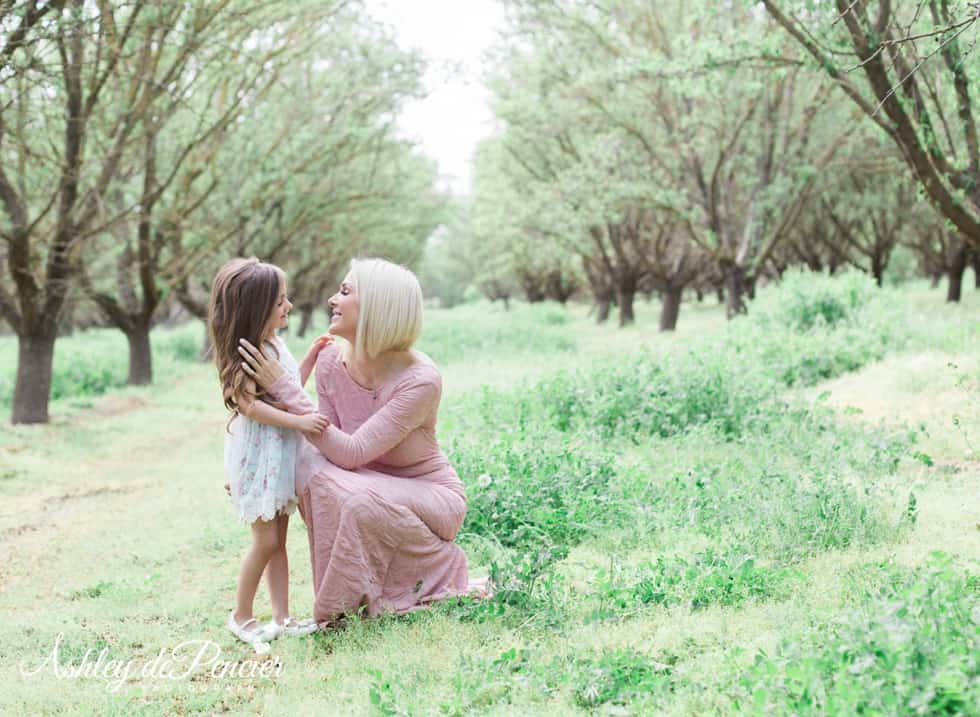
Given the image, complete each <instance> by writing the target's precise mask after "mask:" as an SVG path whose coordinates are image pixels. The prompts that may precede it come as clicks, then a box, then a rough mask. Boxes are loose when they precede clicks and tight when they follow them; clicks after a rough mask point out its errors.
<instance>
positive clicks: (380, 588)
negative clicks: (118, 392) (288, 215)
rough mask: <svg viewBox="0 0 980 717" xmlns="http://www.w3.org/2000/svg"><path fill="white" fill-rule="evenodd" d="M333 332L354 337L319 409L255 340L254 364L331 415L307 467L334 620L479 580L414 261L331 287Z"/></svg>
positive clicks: (330, 371) (321, 362) (329, 615)
mask: <svg viewBox="0 0 980 717" xmlns="http://www.w3.org/2000/svg"><path fill="white" fill-rule="evenodd" d="M328 306H329V307H330V310H331V317H330V329H329V330H330V333H331V334H333V335H334V336H339V337H341V338H343V339H346V342H347V343H346V345H345V346H344V347H342V348H341V347H337V346H327V347H326V348H324V349H323V350H322V351H321V352H320V355H319V356H318V358H317V365H316V374H317V381H316V385H317V395H318V398H319V408H316V407H314V406H313V405H312V402H311V401H310V399H309V398H308V397H307V396H306V394H305V393H304V391H303V389H302V388H301V387H300V386H299V385H298V384H297V383H296V382H295V381H294V380H292V379H291V378H290V377H289V376H288V375H286V374H284V373H283V371H282V369H281V367H280V366H279V364H278V363H276V362H275V361H272V360H270V359H268V358H266V357H265V356H263V355H262V354H261V353H260V352H259V351H257V350H256V348H255V347H254V346H253V345H251V344H249V343H247V342H243V345H242V349H241V353H242V356H243V358H245V361H246V362H245V363H244V364H243V367H244V368H245V370H246V372H247V373H249V375H250V376H252V377H253V378H254V379H255V381H256V383H257V384H258V385H260V386H263V387H265V389H266V392H267V393H268V394H269V395H270V397H271V398H272V399H274V400H276V401H279V402H280V403H281V404H282V405H283V406H285V408H286V409H287V410H288V411H290V412H292V413H298V414H304V413H309V412H311V411H314V410H316V411H318V412H319V413H321V414H323V415H325V416H326V417H327V418H328V419H329V425H328V426H327V428H326V429H324V431H323V432H322V433H321V434H319V435H314V434H307V436H306V437H307V444H306V445H305V446H304V447H303V448H302V449H301V451H300V457H299V459H298V465H297V471H296V482H297V486H296V492H297V495H298V496H299V500H300V513H301V515H302V516H303V520H304V521H305V522H306V525H307V529H308V534H309V539H310V554H311V559H312V563H313V590H314V594H315V601H314V608H313V615H314V619H315V620H316V621H317V622H318V623H320V624H324V623H329V622H331V621H332V620H333V619H335V618H336V617H338V616H339V615H341V614H342V613H346V612H353V611H356V610H358V609H359V608H361V607H362V606H363V607H364V608H365V612H366V614H367V615H377V614H378V613H380V612H383V611H394V612H399V613H401V612H408V611H410V610H413V609H416V608H418V607H419V606H421V605H423V604H425V603H427V602H431V601H433V600H437V599H439V598H443V597H448V596H451V595H460V594H464V593H468V592H473V591H483V590H485V587H486V581H485V580H481V581H475V582H471V581H470V580H469V578H468V572H467V566H466V556H465V554H464V553H463V551H462V550H461V549H460V547H459V546H458V545H456V544H455V543H454V542H453V540H454V538H455V537H456V534H457V533H458V532H459V529H460V526H462V524H463V518H464V516H465V515H466V495H465V493H464V490H463V484H462V482H461V481H460V479H459V476H457V475H456V472H455V471H454V470H453V468H452V466H451V465H450V463H449V461H448V459H447V458H446V456H445V454H443V452H442V451H441V450H440V449H439V444H438V442H437V441H436V434H435V426H436V414H437V411H438V408H439V399H440V396H441V394H442V379H441V377H440V375H439V371H438V369H436V367H435V365H434V364H433V363H432V361H431V360H430V359H429V358H428V357H427V356H426V355H425V354H422V353H420V352H418V351H413V350H412V345H413V344H414V343H415V340H416V339H417V338H418V336H419V334H420V333H421V330H422V290H421V288H420V287H419V283H418V280H417V279H416V278H415V275H414V274H412V272H410V271H408V270H407V269H405V268H403V267H400V266H397V265H395V264H392V263H390V262H387V261H383V260H380V259H366V260H354V261H352V262H351V268H350V272H349V273H348V274H347V276H346V277H345V278H344V280H343V282H342V283H341V285H340V289H339V291H338V292H337V293H336V294H334V295H333V296H332V297H330V300H329V301H328Z"/></svg>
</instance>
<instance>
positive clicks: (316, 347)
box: [310, 334, 333, 354]
mask: <svg viewBox="0 0 980 717" xmlns="http://www.w3.org/2000/svg"><path fill="white" fill-rule="evenodd" d="M332 343H333V336H331V335H330V334H324V335H323V336H318V337H317V338H316V339H315V340H314V341H313V345H312V346H310V353H311V354H318V353H320V352H321V351H322V350H323V349H325V348H327V346H329V345H330V344H332Z"/></svg>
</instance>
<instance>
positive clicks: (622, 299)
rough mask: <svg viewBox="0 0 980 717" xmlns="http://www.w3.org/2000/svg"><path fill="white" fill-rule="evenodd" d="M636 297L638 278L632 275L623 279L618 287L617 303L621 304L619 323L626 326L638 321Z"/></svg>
mask: <svg viewBox="0 0 980 717" xmlns="http://www.w3.org/2000/svg"><path fill="white" fill-rule="evenodd" d="M635 298H636V279H634V278H633V277H632V276H630V277H627V278H626V279H622V280H621V281H620V282H619V285H618V286H617V287H616V303H617V304H619V325H620V326H621V327H622V326H626V325H627V324H632V323H633V322H634V321H636V314H635V313H634V311H633V300H634V299H635Z"/></svg>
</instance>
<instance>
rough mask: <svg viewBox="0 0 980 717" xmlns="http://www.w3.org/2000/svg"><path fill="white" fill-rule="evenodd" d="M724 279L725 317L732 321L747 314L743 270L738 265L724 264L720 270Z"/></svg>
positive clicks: (745, 284) (745, 283)
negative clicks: (740, 315)
mask: <svg viewBox="0 0 980 717" xmlns="http://www.w3.org/2000/svg"><path fill="white" fill-rule="evenodd" d="M721 271H722V274H723V275H724V277H725V316H727V317H728V318H729V319H733V318H735V317H736V316H738V315H739V314H744V313H746V312H747V310H748V309H747V308H746V306H745V298H744V297H745V289H746V286H747V282H746V279H745V269H744V267H741V266H739V265H738V264H735V263H731V264H725V265H724V266H722V268H721Z"/></svg>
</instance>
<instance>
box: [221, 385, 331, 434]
mask: <svg viewBox="0 0 980 717" xmlns="http://www.w3.org/2000/svg"><path fill="white" fill-rule="evenodd" d="M245 389H246V390H247V391H249V392H250V393H251V395H253V396H254V395H255V383H254V382H253V381H251V380H248V381H246V384H245ZM238 412H239V413H240V414H241V415H243V416H245V417H246V418H251V419H252V420H253V421H258V422H259V423H265V424H266V425H269V426H279V427H280V428H291V429H293V430H296V431H302V432H303V433H316V434H321V433H322V432H323V429H324V428H326V427H327V425H328V424H329V421H327V419H326V417H325V416H321V415H320V414H318V413H315V412H313V411H308V412H307V413H306V414H304V415H294V414H292V413H287V412H286V411H280V410H279V409H278V408H275V407H273V406H270V405H269V404H268V403H266V402H265V401H260V400H257V399H242V400H241V401H239V402H238Z"/></svg>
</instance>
